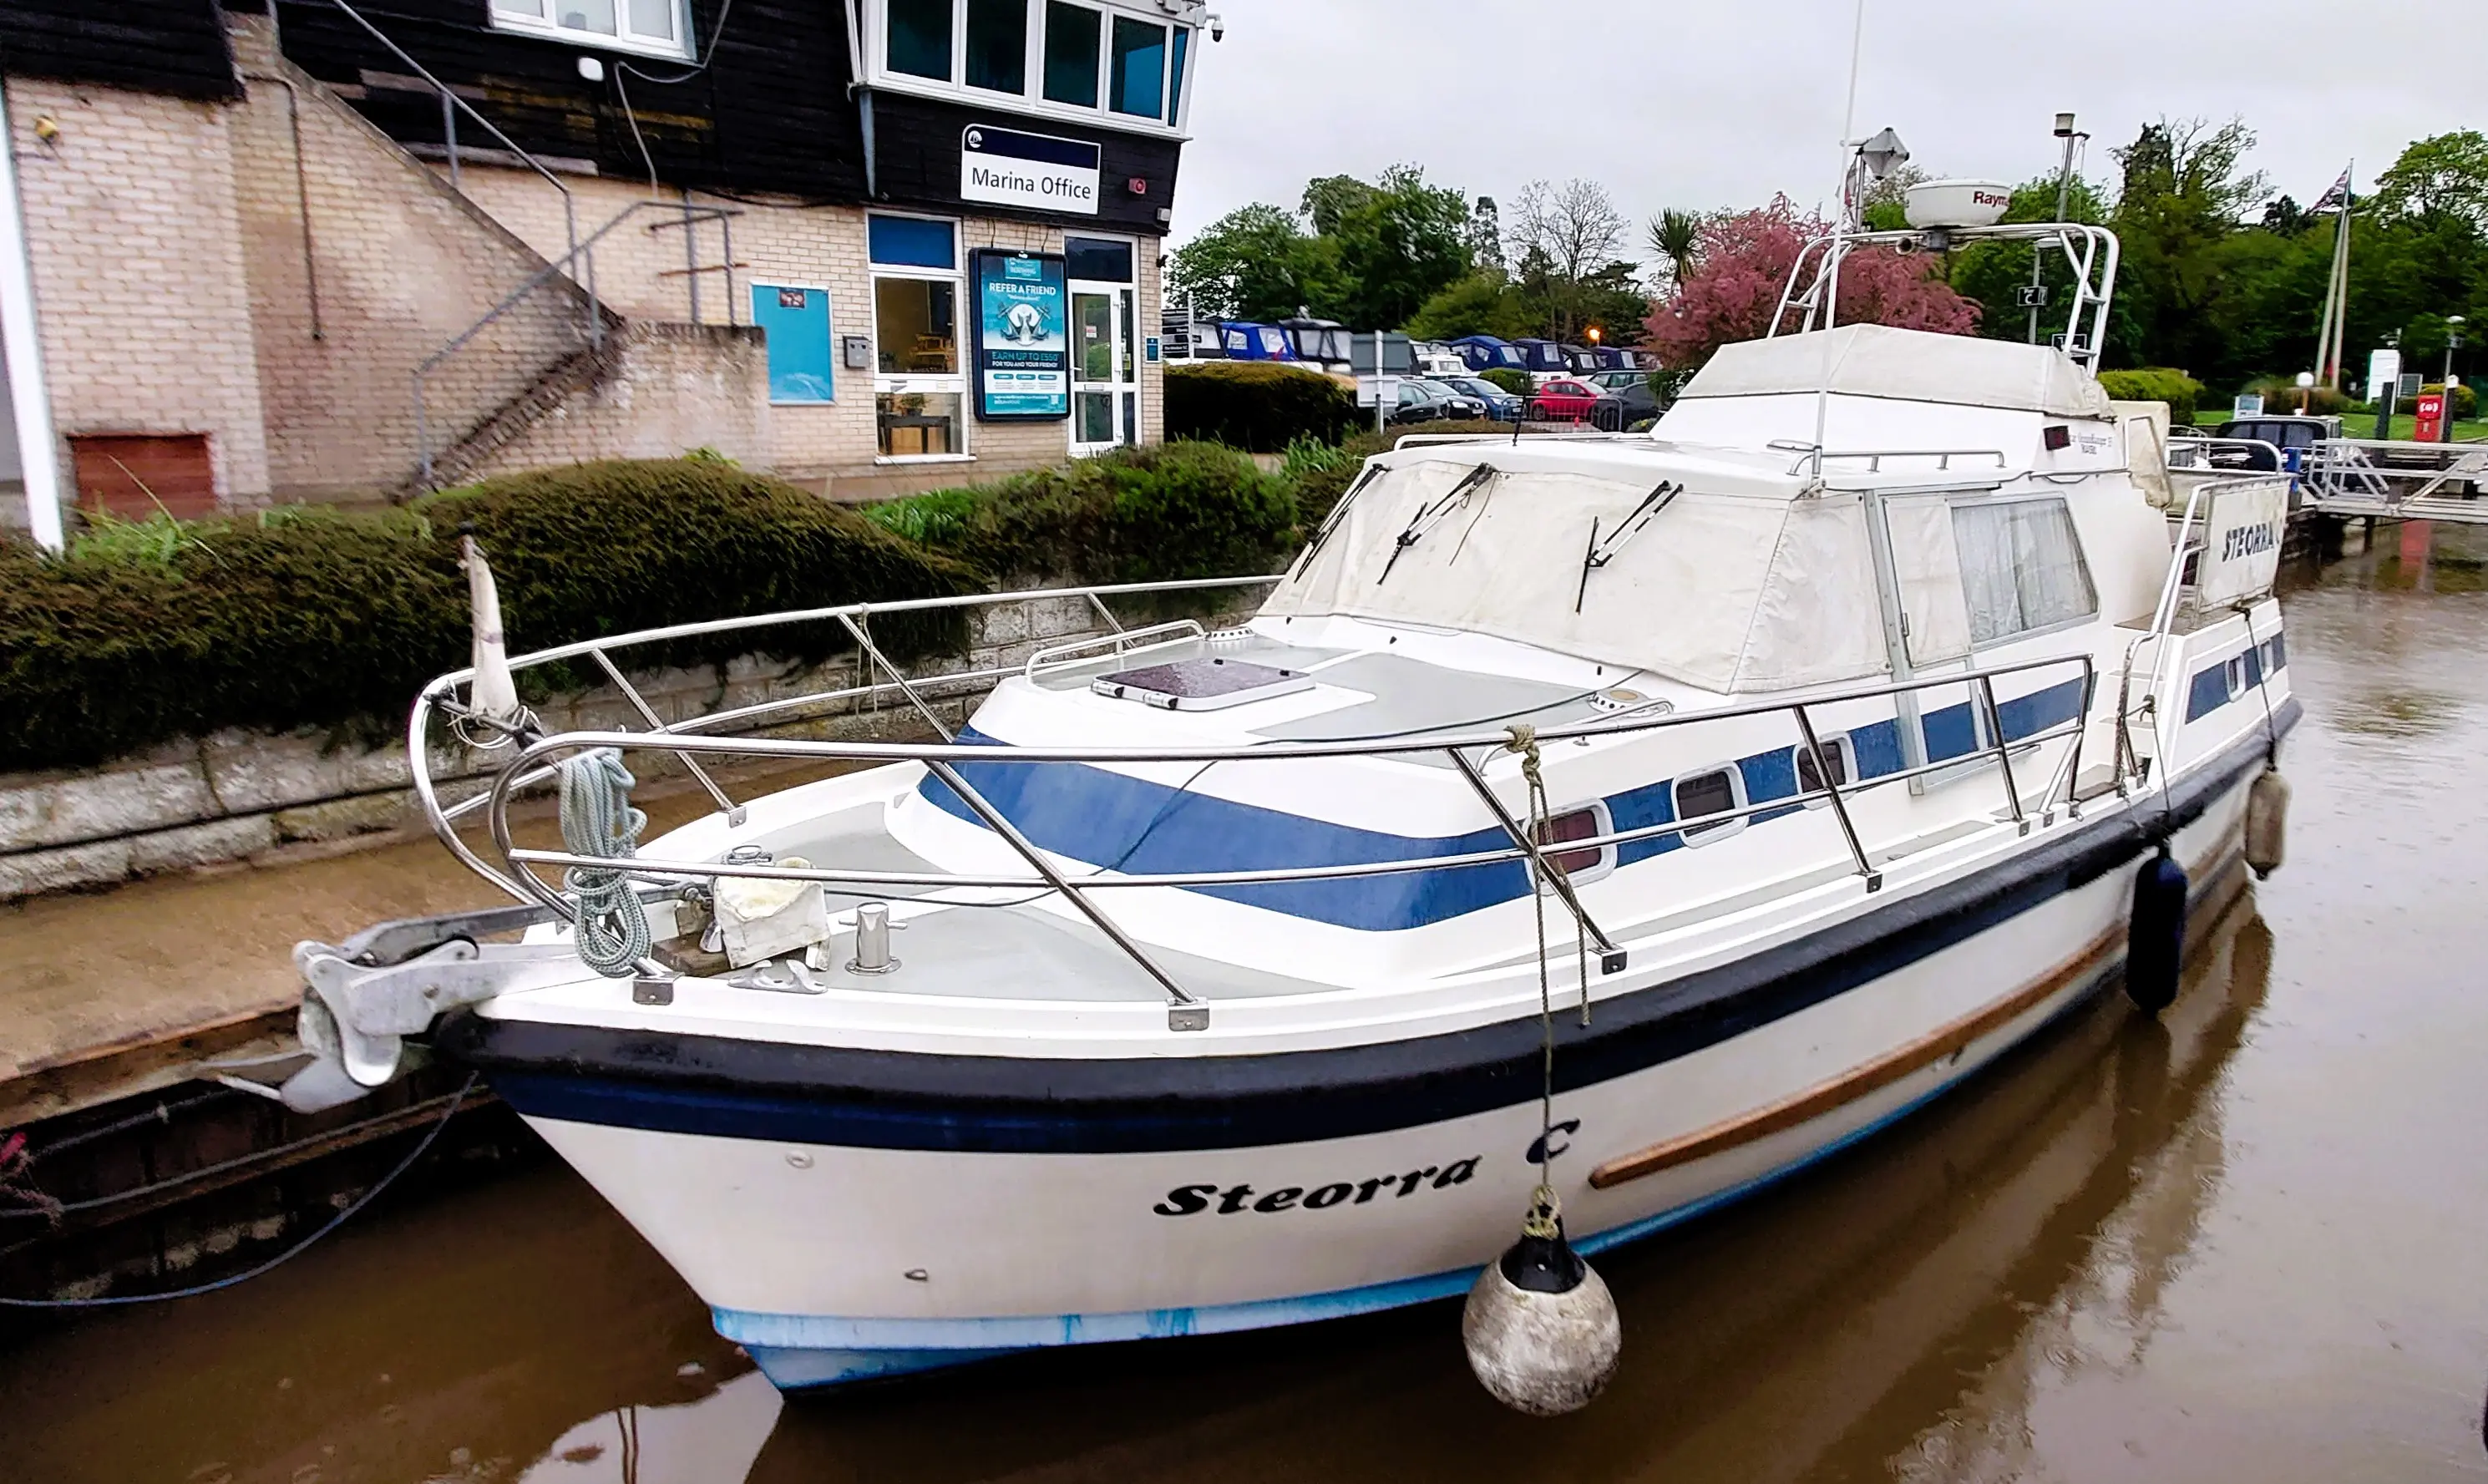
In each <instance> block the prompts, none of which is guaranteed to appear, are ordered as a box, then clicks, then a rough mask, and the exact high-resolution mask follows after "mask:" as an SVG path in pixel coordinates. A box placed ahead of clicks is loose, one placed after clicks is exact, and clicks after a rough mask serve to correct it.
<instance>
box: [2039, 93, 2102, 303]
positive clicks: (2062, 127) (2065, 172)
mask: <svg viewBox="0 0 2488 1484" xmlns="http://www.w3.org/2000/svg"><path fill="white" fill-rule="evenodd" d="M2056 137H2057V138H2059V139H2061V140H2063V141H2064V142H2065V160H2064V163H2063V164H2061V165H2059V166H2057V167H2056V220H2058V221H2063V220H2064V219H2065V211H2066V209H2067V208H2068V207H2069V206H2070V205H2071V204H2072V202H2073V193H2074V141H2075V140H2077V139H2088V138H2089V137H2090V135H2088V134H2083V133H2078V132H2076V131H2075V129H2074V116H2073V115H2072V114H2070V113H2060V114H2058V115H2056ZM2047 266H2048V260H2047V258H2046V257H2045V255H2043V254H2042V253H2041V252H2040V250H2039V244H2038V243H2036V242H2033V243H2031V244H2030V294H2029V298H2030V344H2032V345H2034V346H2035V345H2037V344H2038V343H2039V296H2040V294H2042V293H2043V292H2045V290H2046V287H2047V282H2046V279H2045V277H2044V275H2045V273H2046V271H2047ZM2069 333H2070V330H2069Z"/></svg>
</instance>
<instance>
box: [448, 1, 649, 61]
mask: <svg viewBox="0 0 2488 1484" xmlns="http://www.w3.org/2000/svg"><path fill="white" fill-rule="evenodd" d="M493 25H494V27H495V29H497V30H502V31H525V32H531V33H533V34H535V35H538V36H545V37H552V38H555V39H558V40H561V41H566V42H586V43H587V44H589V45H595V46H603V47H607V48H608V49H613V50H623V51H648V52H657V53H660V54H663V55H665V56H672V57H687V56H689V55H690V54H691V51H690V48H689V46H688V45H686V43H685V42H684V37H685V35H686V34H687V31H686V28H685V26H684V25H683V4H682V0H493Z"/></svg>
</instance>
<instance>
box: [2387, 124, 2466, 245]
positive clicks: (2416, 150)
mask: <svg viewBox="0 0 2488 1484" xmlns="http://www.w3.org/2000/svg"><path fill="white" fill-rule="evenodd" d="M2375 207H2376V210H2377V211H2379V212H2380V213H2382V214H2383V215H2384V216H2386V217H2388V218H2411V217H2417V218H2421V219H2428V218H2436V219H2443V218H2447V217H2454V218H2459V219H2461V220H2463V221H2467V222H2469V223H2470V224H2471V225H2472V226H2473V227H2474V228H2478V229H2481V230H2488V134H2481V133H2480V132H2479V131H2478V130H2476V129H2464V130H2462V131H2461V132H2459V133H2453V134H2437V135H2434V136H2432V137H2430V138H2426V139H2421V140H2418V141H2417V142H2415V143H2413V144H2412V145H2411V146H2410V147H2409V148H2408V149H2405V150H2403V151H2402V154H2401V158H2399V159H2396V160H2394V161H2393V163H2392V168H2390V169H2389V170H2387V171H2385V172H2384V173H2383V174H2382V175H2379V176H2378V177H2376V190H2375Z"/></svg>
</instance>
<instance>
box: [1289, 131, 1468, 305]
mask: <svg viewBox="0 0 2488 1484" xmlns="http://www.w3.org/2000/svg"><path fill="white" fill-rule="evenodd" d="M1305 204H1306V210H1307V214H1309V215H1311V216H1312V217H1313V219H1314V226H1315V231H1316V232H1318V233H1319V234H1320V236H1321V240H1323V241H1325V242H1327V243H1328V244H1330V250H1331V254H1332V261H1333V262H1335V263H1336V264H1337V266H1338V277H1337V279H1336V281H1335V283H1334V284H1333V286H1332V292H1331V293H1330V294H1326V295H1324V296H1323V297H1321V298H1320V299H1318V300H1314V301H1312V302H1314V303H1315V305H1316V307H1317V308H1318V309H1319V310H1320V312H1321V313H1323V314H1325V315H1327V316H1328V317H1329V318H1331V319H1335V320H1339V321H1341V322H1344V323H1345V324H1347V325H1348V326H1349V327H1351V328H1353V329H1359V330H1373V329H1396V328H1398V327H1399V326H1400V325H1401V324H1402V323H1404V322H1406V321H1407V319H1408V317H1409V316H1411V315H1413V314H1415V313H1416V312H1417V310H1418V308H1419V306H1421V305H1423V304H1424V303H1425V302H1426V301H1427V300H1428V299H1429V298H1431V297H1432V296H1433V295H1434V294H1435V293H1436V292H1437V291H1439V290H1441V289H1442V288H1443V287H1444V286H1445V285H1447V284H1451V283H1455V282H1457V281H1458V280H1459V279H1460V278H1462V277H1463V276H1465V275H1466V274H1467V273H1468V271H1469V266H1470V258H1469V243H1468V237H1469V208H1468V198H1467V196H1466V195H1465V194H1464V193H1462V192H1460V191H1457V190H1453V189H1450V188H1447V187H1443V186H1436V185H1428V184H1427V183H1426V172H1425V171H1423V170H1422V169H1419V168H1418V167H1417V166H1415V165H1394V166H1392V167H1391V168H1390V169H1388V170H1385V171H1384V172H1382V179H1381V180H1379V181H1377V182H1374V183H1372V184H1371V185H1369V184H1367V183H1366V182H1362V181H1356V180H1351V179H1349V178H1347V177H1344V176H1333V177H1330V178H1329V179H1327V180H1322V181H1315V182H1313V184H1312V185H1310V186H1308V187H1306V190H1305Z"/></svg>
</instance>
